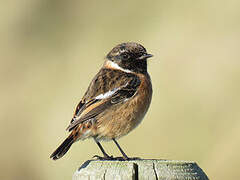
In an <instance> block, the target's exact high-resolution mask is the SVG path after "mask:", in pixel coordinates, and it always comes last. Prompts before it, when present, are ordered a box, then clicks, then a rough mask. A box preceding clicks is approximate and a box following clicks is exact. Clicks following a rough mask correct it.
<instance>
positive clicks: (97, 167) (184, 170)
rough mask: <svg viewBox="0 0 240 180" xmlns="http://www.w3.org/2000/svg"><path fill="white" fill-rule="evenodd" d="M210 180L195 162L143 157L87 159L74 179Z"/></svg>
mask: <svg viewBox="0 0 240 180" xmlns="http://www.w3.org/2000/svg"><path fill="white" fill-rule="evenodd" d="M130 179H131V180H155V179H156V180H177V179H179V180H208V177H207V175H206V174H205V173H204V172H203V171H202V169H201V168H200V167H199V166H198V165H197V164H196V163H195V162H191V161H190V162H189V161H175V160H155V159H141V160H133V161H101V160H88V161H86V162H85V163H84V164H83V165H82V166H81V167H80V168H79V169H78V170H77V171H76V172H75V173H74V175H73V180H130Z"/></svg>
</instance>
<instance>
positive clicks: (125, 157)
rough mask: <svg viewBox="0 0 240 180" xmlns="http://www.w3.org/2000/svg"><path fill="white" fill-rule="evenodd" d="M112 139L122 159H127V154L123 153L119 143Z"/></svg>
mask: <svg viewBox="0 0 240 180" xmlns="http://www.w3.org/2000/svg"><path fill="white" fill-rule="evenodd" d="M112 140H113V141H114V142H115V144H116V145H117V147H118V149H119V151H120V152H121V153H122V155H123V159H124V160H129V158H128V156H127V155H126V154H125V152H124V151H123V150H122V148H121V147H120V145H119V144H118V142H117V141H116V139H114V138H113V139H112Z"/></svg>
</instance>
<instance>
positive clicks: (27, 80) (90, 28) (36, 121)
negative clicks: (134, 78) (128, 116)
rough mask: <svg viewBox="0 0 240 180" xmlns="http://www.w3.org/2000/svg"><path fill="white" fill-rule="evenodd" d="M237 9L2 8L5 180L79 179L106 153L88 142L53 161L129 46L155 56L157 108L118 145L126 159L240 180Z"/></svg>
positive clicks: (36, 0) (207, 3) (25, 4)
mask: <svg viewBox="0 0 240 180" xmlns="http://www.w3.org/2000/svg"><path fill="white" fill-rule="evenodd" d="M239 8H240V1H238V0H229V1H217V0H201V1H192V0H182V1H179V0H160V1H140V0H132V1H110V0H108V1H104V0H103V1H99V0H93V1H87V0H78V1H62V0H52V1H50V0H31V1H27V0H22V1H17V0H13V1H4V2H1V6H0V12H1V16H0V39H1V41H0V82H1V93H0V99H1V104H0V109H1V113H0V120H1V121H0V123H1V124H0V125H1V126H0V137H1V155H0V159H1V164H0V169H1V173H0V177H1V179H9V180H12V179H13V180H14V179H22V180H33V179H34V180H35V179H39V180H45V179H46V180H48V179H56V180H66V179H71V177H72V174H73V172H74V171H75V170H76V169H77V168H78V167H79V166H80V165H81V164H82V163H83V162H84V161H86V160H88V159H90V158H91V157H92V156H93V155H95V154H101V153H100V151H99V149H98V147H97V146H96V144H95V143H94V142H93V140H86V141H80V142H79V143H76V144H74V145H73V147H72V148H71V150H70V151H69V152H68V153H67V155H66V156H64V157H63V158H62V159H60V160H58V161H52V160H50V159H49V156H50V154H51V153H52V152H53V150H55V148H56V147H57V146H58V145H59V144H60V143H61V141H63V140H64V138H65V137H66V136H67V134H68V133H67V132H66V131H65V128H66V127H67V126H68V123H69V121H70V119H71V117H72V114H73V110H74V108H75V107H76V105H77V103H78V102H79V100H80V99H81V97H82V95H83V94H84V92H85V90H86V88H87V86H88V84H89V82H90V80H91V79H92V78H93V76H94V75H95V73H96V72H97V71H98V69H99V68H100V67H101V65H102V63H103V58H104V56H105V55H106V54H107V53H108V51H110V50H111V48H112V47H113V46H115V45H116V44H118V43H121V42H126V41H136V42H138V43H141V44H143V45H144V46H145V47H146V48H147V50H148V52H149V53H152V54H154V58H152V59H151V60H150V61H149V68H148V69H149V72H150V75H151V77H152V82H153V89H154V94H153V101H152V104H151V107H150V109H149V111H148V113H147V115H146V117H145V119H144V121H143V122H142V124H141V125H140V126H139V127H138V128H137V129H135V130H134V131H133V132H131V133H130V134H129V135H128V136H126V137H123V138H122V139H120V141H119V143H120V144H121V145H122V148H123V149H124V150H125V151H126V153H127V154H128V155H129V156H140V157H143V158H161V159H176V160H193V161H196V162H197V163H198V164H199V166H200V167H201V168H203V170H204V171H205V172H206V174H207V175H208V176H209V178H210V179H239V177H240V171H239V166H240V155H239V152H240V141H239V139H240V121H239V118H240V110H239V107H240V95H239V91H240V52H239V47H240V21H239V19H240V11H239ZM103 146H104V147H105V148H106V150H107V152H109V153H110V154H111V153H112V154H114V155H120V154H119V151H118V150H117V149H116V147H115V145H114V144H113V143H111V142H106V143H103Z"/></svg>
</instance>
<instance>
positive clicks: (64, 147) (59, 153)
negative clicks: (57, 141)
mask: <svg viewBox="0 0 240 180" xmlns="http://www.w3.org/2000/svg"><path fill="white" fill-rule="evenodd" d="M73 143H74V134H73V133H71V134H70V135H69V136H68V137H67V139H65V141H63V143H62V144H61V145H60V146H59V147H58V148H57V149H56V150H55V151H54V152H53V153H52V155H51V156H50V158H52V159H53V160H57V159H59V158H61V157H63V156H64V154H66V152H67V151H68V150H69V148H70V147H71V146H72V144H73Z"/></svg>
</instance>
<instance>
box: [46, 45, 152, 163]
mask: <svg viewBox="0 0 240 180" xmlns="http://www.w3.org/2000/svg"><path fill="white" fill-rule="evenodd" d="M150 57H152V55H151V54H148V53H147V51H146V49H145V48H144V47H143V46H142V45H140V44H138V43H134V42H128V43H122V44H119V45H117V46H116V47H114V48H113V49H112V50H111V51H110V52H109V53H108V55H107V56H106V58H105V62H104V64H103V66H102V68H101V69H100V71H99V72H98V73H97V74H96V76H95V77H94V78H93V80H92V82H91V83H90V85H89V87H88V89H87V91H86V93H85V94H84V96H83V98H82V100H81V101H80V103H79V104H78V106H77V108H76V110H75V112H74V115H73V118H72V120H71V122H70V125H69V126H68V127H67V130H68V131H69V132H71V133H70V135H69V136H68V137H67V139H66V140H65V141H64V142H63V143H62V144H61V145H60V146H59V147H58V148H57V149H56V150H55V151H54V152H53V153H52V155H51V156H50V158H52V159H53V160H57V159H59V158H61V157H62V156H63V155H64V154H65V153H66V152H67V151H68V150H69V148H70V147H71V145H72V144H73V143H74V142H77V141H78V140H84V139H86V138H90V137H91V138H93V139H94V140H95V142H96V143H97V145H98V146H99V148H100V149H101V151H102V153H103V157H100V156H96V157H98V158H99V159H109V160H111V159H115V158H114V157H113V156H109V155H108V154H107V153H106V152H105V150H104V149H103V147H102V145H101V144H100V141H102V140H113V141H114V143H115V144H116V145H117V147H118V148H119V150H120V152H121V153H122V155H123V157H121V158H122V159H123V160H128V159H129V158H128V156H127V155H126V154H125V153H124V151H123V150H122V149H121V147H120V146H119V144H118V143H117V141H116V139H118V138H120V137H122V136H124V135H126V134H128V133H129V132H130V131H131V130H133V129H134V128H135V127H136V126H137V125H138V124H139V123H140V122H141V121H142V119H143V117H144V115H145V114H146V112H147V110H148V108H149V105H150V102H151V99H152V84H151V79H150V76H149V74H148V72H147V59H148V58H150Z"/></svg>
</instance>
